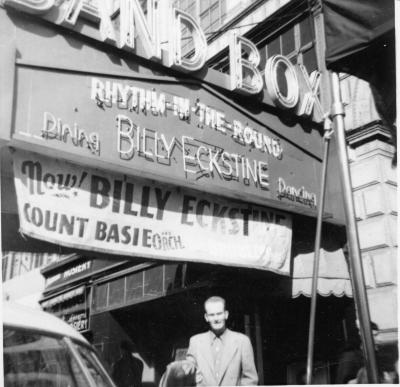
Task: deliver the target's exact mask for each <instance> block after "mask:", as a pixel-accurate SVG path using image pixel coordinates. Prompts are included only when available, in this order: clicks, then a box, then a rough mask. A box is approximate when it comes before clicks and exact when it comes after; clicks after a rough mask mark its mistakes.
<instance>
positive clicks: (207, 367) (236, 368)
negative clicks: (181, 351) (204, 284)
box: [185, 296, 258, 386]
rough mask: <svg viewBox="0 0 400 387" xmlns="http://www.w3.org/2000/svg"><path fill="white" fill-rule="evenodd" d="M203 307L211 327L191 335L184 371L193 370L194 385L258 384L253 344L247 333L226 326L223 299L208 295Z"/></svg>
mask: <svg viewBox="0 0 400 387" xmlns="http://www.w3.org/2000/svg"><path fill="white" fill-rule="evenodd" d="M204 310H205V314H204V318H205V320H206V321H207V322H208V324H209V325H210V330H209V331H208V332H205V333H200V334H198V335H195V336H193V337H191V339H190V343H189V349H188V352H187V355H186V360H187V362H186V369H185V372H186V373H193V372H196V385H197V386H254V385H257V383H258V375H257V371H256V367H255V364H254V354H253V347H252V345H251V342H250V340H249V338H248V337H247V336H246V335H244V334H242V333H239V332H234V331H231V330H230V329H227V328H226V320H227V319H228V316H229V313H228V311H227V310H226V309H225V300H224V299H223V298H221V297H216V296H214V297H210V298H208V299H207V300H206V302H205V303H204Z"/></svg>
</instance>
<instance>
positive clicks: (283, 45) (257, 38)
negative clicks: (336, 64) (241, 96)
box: [208, 11, 318, 73]
mask: <svg viewBox="0 0 400 387" xmlns="http://www.w3.org/2000/svg"><path fill="white" fill-rule="evenodd" d="M292 15H293V13H292ZM289 16H290V13H286V14H282V15H281V16H276V17H275V18H273V19H271V20H268V19H266V20H265V23H264V22H263V23H261V24H259V25H258V26H257V27H256V28H255V29H254V30H253V31H252V32H251V33H249V34H247V35H246V36H247V37H248V39H250V40H251V41H252V42H253V43H255V44H256V46H257V48H258V51H259V53H260V57H261V58H260V59H261V60H260V64H259V69H260V71H261V72H263V70H264V68H265V64H266V62H267V59H268V58H270V57H271V56H273V55H276V54H281V55H284V56H286V57H288V58H289V59H290V60H291V62H292V63H294V64H297V63H299V64H300V63H301V64H303V65H304V66H305V67H306V69H307V71H308V73H311V72H312V71H314V70H317V69H318V63H317V54H316V45H315V31H314V20H313V18H312V16H311V15H310V14H309V13H308V12H304V11H303V12H302V13H301V12H300V13H299V14H298V15H296V16H295V17H294V18H293V16H290V18H289ZM268 26H269V28H270V29H269V30H268V29H267V28H268ZM228 55H229V52H228V50H225V51H224V52H222V53H221V54H220V55H218V56H216V57H215V58H214V59H212V60H210V61H209V62H208V63H209V66H210V67H212V68H214V69H216V70H218V71H220V72H223V73H229V58H228Z"/></svg>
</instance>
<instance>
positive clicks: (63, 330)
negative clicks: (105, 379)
mask: <svg viewBox="0 0 400 387" xmlns="http://www.w3.org/2000/svg"><path fill="white" fill-rule="evenodd" d="M2 307H3V308H2V309H3V311H2V312H3V313H2V317H3V325H7V326H12V327H18V328H24V329H32V330H36V331H40V332H48V333H50V334H56V335H60V336H67V337H70V338H72V339H75V340H79V341H80V342H82V343H85V344H89V343H88V342H87V340H86V339H85V338H84V337H83V336H82V335H81V334H80V333H79V332H78V331H76V330H75V329H74V328H72V327H71V326H70V325H68V324H67V323H66V322H64V321H63V320H61V319H60V318H58V317H56V316H53V315H52V314H50V313H47V312H43V311H42V310H40V309H34V308H30V307H27V306H25V305H21V304H17V303H14V302H9V301H3V305H2Z"/></svg>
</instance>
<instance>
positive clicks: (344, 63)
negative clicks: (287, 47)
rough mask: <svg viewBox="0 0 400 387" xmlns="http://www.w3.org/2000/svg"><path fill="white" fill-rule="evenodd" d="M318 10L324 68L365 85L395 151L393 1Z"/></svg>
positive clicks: (329, 1) (328, 0) (335, 2)
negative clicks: (322, 26)
mask: <svg viewBox="0 0 400 387" xmlns="http://www.w3.org/2000/svg"><path fill="white" fill-rule="evenodd" d="M322 6H323V13H324V21H325V37H326V53H325V61H326V65H327V68H328V69H330V70H333V71H336V72H343V73H347V74H351V75H354V76H356V77H358V78H361V79H364V80H365V81H367V82H369V84H370V86H371V90H372V94H373V96H374V101H375V106H376V108H377V111H378V113H379V115H380V117H381V119H382V122H383V124H384V125H385V126H386V127H387V128H388V129H389V131H390V132H391V136H392V143H393V145H394V146H395V147H396V143H397V141H396V134H397V133H396V127H395V125H394V122H395V120H396V55H395V28H394V1H393V0H380V1H377V0H322ZM393 161H394V162H395V159H394V160H393Z"/></svg>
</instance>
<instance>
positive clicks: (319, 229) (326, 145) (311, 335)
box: [306, 118, 331, 384]
mask: <svg viewBox="0 0 400 387" xmlns="http://www.w3.org/2000/svg"><path fill="white" fill-rule="evenodd" d="M328 123H329V127H327V125H328ZM330 123H331V122H330V120H329V119H328V118H327V119H325V128H324V129H325V134H324V155H323V159H322V176H321V186H320V191H319V192H320V194H319V203H318V215H317V230H316V234H315V244H314V267H313V277H312V289H311V307H310V323H309V328H308V350H307V375H306V383H307V384H311V383H312V369H313V357H314V336H315V316H316V309H317V289H318V272H319V255H320V247H321V233H322V216H323V213H324V204H325V188H326V172H327V167H328V154H329V142H330V133H329V134H328V130H330Z"/></svg>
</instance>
